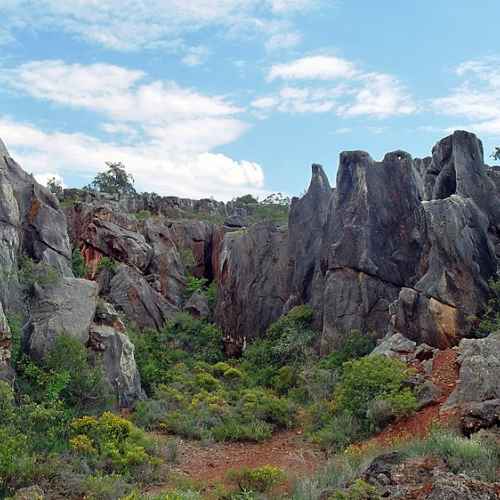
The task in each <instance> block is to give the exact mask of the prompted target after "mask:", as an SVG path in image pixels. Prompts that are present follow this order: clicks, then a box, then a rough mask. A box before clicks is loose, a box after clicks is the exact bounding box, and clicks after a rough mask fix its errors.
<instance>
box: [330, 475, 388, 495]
mask: <svg viewBox="0 0 500 500" xmlns="http://www.w3.org/2000/svg"><path fill="white" fill-rule="evenodd" d="M330 498H331V499H332V500H382V496H381V495H380V494H379V493H378V490H377V488H375V486H372V485H371V484H369V483H367V482H366V481H363V480H362V479H357V480H356V481H355V482H354V484H353V485H352V486H350V487H349V488H348V489H347V490H344V491H337V492H335V493H334V494H333V496H332V497H330Z"/></svg>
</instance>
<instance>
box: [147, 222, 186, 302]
mask: <svg viewBox="0 0 500 500" xmlns="http://www.w3.org/2000/svg"><path fill="white" fill-rule="evenodd" d="M144 234H145V236H146V240H147V241H148V243H149V245H151V247H152V249H153V256H152V258H151V262H150V264H149V267H148V270H147V272H148V274H149V275H150V276H155V277H156V282H157V283H156V285H155V289H156V290H157V291H158V292H160V293H161V295H163V296H164V297H165V298H166V299H167V300H168V302H170V303H171V304H174V305H175V306H177V307H180V306H181V304H182V302H183V291H184V288H185V286H186V276H185V274H186V270H185V266H184V263H183V262H182V259H181V255H180V253H179V250H178V248H177V245H176V243H175V241H174V239H173V235H172V231H171V229H170V228H169V227H168V226H167V225H165V224H162V223H159V222H156V221H153V220H147V221H146V222H145V224H144Z"/></svg>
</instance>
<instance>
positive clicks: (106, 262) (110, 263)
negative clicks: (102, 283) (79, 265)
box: [97, 256, 118, 274]
mask: <svg viewBox="0 0 500 500" xmlns="http://www.w3.org/2000/svg"><path fill="white" fill-rule="evenodd" d="M117 267H118V262H117V261H116V260H115V259H112V258H111V257H107V256H104V257H101V259H100V260H99V263H98V264H97V272H100V271H102V270H104V269H106V270H108V271H109V272H111V273H112V274H115V273H116V269H117Z"/></svg>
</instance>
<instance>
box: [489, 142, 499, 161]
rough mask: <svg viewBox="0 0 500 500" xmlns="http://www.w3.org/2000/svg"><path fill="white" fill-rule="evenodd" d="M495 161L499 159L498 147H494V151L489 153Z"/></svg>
mask: <svg viewBox="0 0 500 500" xmlns="http://www.w3.org/2000/svg"><path fill="white" fill-rule="evenodd" d="M490 156H491V158H493V159H494V160H496V161H500V147H498V146H497V147H495V151H494V152H493V153H492V154H491V155H490Z"/></svg>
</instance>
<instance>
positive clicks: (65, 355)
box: [18, 335, 111, 413]
mask: <svg viewBox="0 0 500 500" xmlns="http://www.w3.org/2000/svg"><path fill="white" fill-rule="evenodd" d="M18 373H19V378H20V380H19V384H20V386H21V387H22V389H23V391H24V392H25V393H27V394H29V395H31V397H32V398H33V399H34V400H35V401H38V402H43V401H56V400H57V399H61V400H62V401H63V402H64V404H65V405H66V406H67V407H69V408H72V409H74V410H75V411H76V412H77V413H79V412H86V411H89V410H102V409H103V408H105V407H107V406H109V405H110V403H111V395H110V388H109V386H108V384H107V383H106V381H105V378H104V374H103V371H102V369H101V367H99V366H92V364H91V362H90V360H89V358H88V353H87V350H86V349H85V347H84V346H83V345H82V344H81V343H80V342H79V341H78V340H76V339H74V338H72V337H70V336H68V335H61V336H59V337H58V338H57V339H56V341H55V343H54V347H53V348H52V350H51V351H50V353H49V354H48V356H47V359H46V360H45V361H43V362H41V363H39V364H37V363H35V362H34V361H32V360H30V359H29V358H27V357H24V358H22V360H21V362H20V363H19V364H18Z"/></svg>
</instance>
